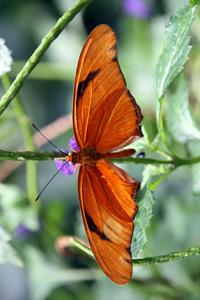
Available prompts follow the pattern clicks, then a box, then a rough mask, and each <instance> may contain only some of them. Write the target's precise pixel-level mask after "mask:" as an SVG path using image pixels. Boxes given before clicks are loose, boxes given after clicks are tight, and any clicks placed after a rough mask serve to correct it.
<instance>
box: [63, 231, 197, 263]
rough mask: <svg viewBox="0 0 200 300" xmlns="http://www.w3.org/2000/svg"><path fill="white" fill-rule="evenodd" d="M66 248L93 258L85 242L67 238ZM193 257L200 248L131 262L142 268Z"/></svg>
mask: <svg viewBox="0 0 200 300" xmlns="http://www.w3.org/2000/svg"><path fill="white" fill-rule="evenodd" d="M67 247H68V248H69V249H70V250H71V251H72V252H73V251H74V252H75V253H77V250H79V252H82V253H83V254H85V255H87V256H89V257H94V255H93V253H92V251H91V249H90V248H89V247H87V246H86V244H85V242H81V241H80V240H78V239H76V238H73V237H68V245H67ZM195 255H200V246H197V247H192V248H190V249H187V250H183V251H177V252H171V253H168V254H166V255H159V256H151V257H145V258H134V259H133V260H132V261H133V265H141V266H142V265H143V266H144V265H152V264H158V263H165V262H170V261H174V260H179V259H183V258H187V257H190V256H195Z"/></svg>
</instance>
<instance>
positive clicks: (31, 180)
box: [1, 74, 38, 201]
mask: <svg viewBox="0 0 200 300" xmlns="http://www.w3.org/2000/svg"><path fill="white" fill-rule="evenodd" d="M1 80H2V84H3V87H4V89H5V90H7V89H9V87H10V79H9V77H8V75H7V74H5V75H4V76H2V79H1ZM12 107H13V109H14V112H15V116H16V119H17V121H18V124H19V126H20V129H21V132H22V136H23V140H24V145H25V147H26V149H29V150H32V151H34V150H35V146H34V143H33V139H32V130H31V125H30V122H29V119H28V117H27V116H26V113H25V111H24V108H23V105H22V103H21V101H20V99H19V97H17V96H15V101H14V102H13V106H12ZM26 181H27V194H28V199H29V200H30V201H33V200H34V199H35V198H36V197H37V195H38V191H37V169H36V163H35V162H33V161H27V162H26Z"/></svg>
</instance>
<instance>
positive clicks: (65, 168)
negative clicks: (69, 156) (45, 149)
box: [55, 159, 77, 176]
mask: <svg viewBox="0 0 200 300" xmlns="http://www.w3.org/2000/svg"><path fill="white" fill-rule="evenodd" d="M55 164H56V168H57V169H58V170H60V172H61V173H64V174H65V175H67V176H69V175H71V174H73V173H75V172H76V168H77V165H74V164H73V163H72V162H71V161H63V160H59V159H55Z"/></svg>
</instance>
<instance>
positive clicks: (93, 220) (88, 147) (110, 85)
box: [66, 25, 142, 284]
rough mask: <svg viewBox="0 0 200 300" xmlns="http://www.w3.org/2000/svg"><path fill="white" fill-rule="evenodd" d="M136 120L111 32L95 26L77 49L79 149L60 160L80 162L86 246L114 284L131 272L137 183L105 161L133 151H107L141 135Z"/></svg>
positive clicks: (125, 279)
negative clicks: (87, 241) (79, 52)
mask: <svg viewBox="0 0 200 300" xmlns="http://www.w3.org/2000/svg"><path fill="white" fill-rule="evenodd" d="M141 119H142V115H141V112H140V109H139V107H138V106H137V104H136V102H135V100H134V98H133V96H132V95H131V93H130V92H129V90H128V89H127V88H126V83H125V80H124V77H123V74H122V72H121V70H120V66H119V63H118V61H117V51H116V37H115V34H114V32H113V31H112V29H111V28H110V27H109V26H108V25H100V26H97V27H96V28H95V29H94V30H93V31H92V32H91V34H90V35H89V36H88V38H87V40H86V42H85V45H84V47H83V49H82V52H81V55H80V58H79V62H78V67H77V72H76V78H75V86H74V100H73V125H74V133H75V138H76V142H77V145H78V147H79V151H77V152H76V151H74V152H72V153H71V154H69V155H67V157H66V159H67V161H69V162H71V163H72V164H80V171H79V179H78V190H79V200H80V207H81V213H82V217H83V222H84V226H85V230H86V234H87V237H88V240H89V243H90V246H91V249H92V251H93V253H94V256H95V258H96V260H97V262H98V264H99V266H100V267H101V269H102V270H103V271H104V273H105V274H106V275H107V276H108V277H109V278H110V279H111V280H112V281H114V282H115V283H118V284H125V283H127V282H128V281H129V279H130V278H131V275H132V258H131V237H132V233H133V227H134V224H133V219H134V217H135V214H136V212H137V204H136V203H135V200H134V199H135V196H136V192H137V190H138V188H139V182H137V181H136V180H135V179H134V178H132V177H130V176H129V175H128V174H127V173H126V172H125V171H123V170H122V169H120V168H118V167H116V166H115V165H114V164H113V163H112V162H111V161H110V160H109V159H111V158H121V157H127V156H130V155H131V154H133V153H134V150H133V149H124V150H121V151H118V152H113V151H115V150H119V149H120V148H122V147H124V146H126V145H128V144H130V143H131V142H132V141H133V140H135V139H136V138H139V137H141V131H140V125H139V124H140V122H141Z"/></svg>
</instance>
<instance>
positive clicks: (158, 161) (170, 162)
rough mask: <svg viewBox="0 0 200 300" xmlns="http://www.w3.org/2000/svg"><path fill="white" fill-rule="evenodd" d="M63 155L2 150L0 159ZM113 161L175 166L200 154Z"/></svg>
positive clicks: (193, 160) (196, 160)
mask: <svg viewBox="0 0 200 300" xmlns="http://www.w3.org/2000/svg"><path fill="white" fill-rule="evenodd" d="M59 157H63V153H59V152H32V151H16V152H13V151H4V150H0V160H19V161H23V160H38V161H40V160H51V159H54V158H59ZM112 161H115V162H118V163H127V162H129V163H134V164H142V165H146V164H152V165H154V164H163V165H164V164H165V165H174V166H175V167H180V166H186V165H192V164H196V163H200V156H198V157H192V158H180V157H174V158H173V159H171V160H162V159H156V158H145V157H144V158H140V157H127V158H122V159H115V160H114V159H113V160H112Z"/></svg>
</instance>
